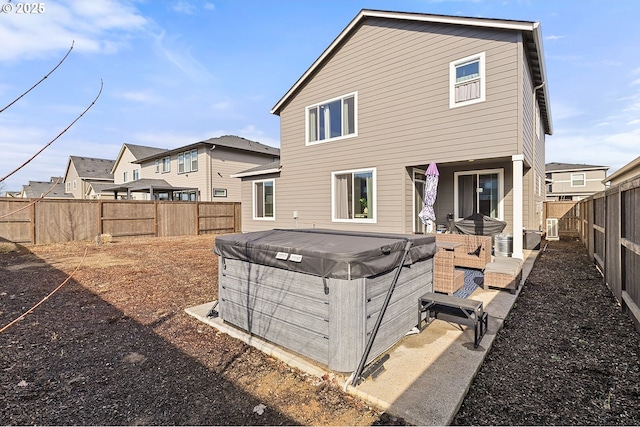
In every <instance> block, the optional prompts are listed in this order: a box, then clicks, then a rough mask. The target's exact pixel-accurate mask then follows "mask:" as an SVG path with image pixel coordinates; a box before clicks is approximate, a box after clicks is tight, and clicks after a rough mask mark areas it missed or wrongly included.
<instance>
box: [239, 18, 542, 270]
mask: <svg viewBox="0 0 640 427" xmlns="http://www.w3.org/2000/svg"><path fill="white" fill-rule="evenodd" d="M542 39H543V38H542V32H541V27H540V23H539V22H532V21H515V20H505V19H488V18H469V17H461V16H445V15H431V14H422V13H406V12H392V11H379V10H366V9H365V10H362V11H361V12H360V13H358V15H357V16H356V17H355V18H354V19H353V20H352V21H351V22H350V23H349V24H348V25H347V26H346V27H345V29H344V30H343V31H342V32H341V33H340V34H339V35H338V36H337V38H336V39H335V40H334V41H333V42H332V43H331V44H330V45H329V46H328V47H327V49H325V51H324V52H323V53H322V54H321V55H320V57H318V58H317V59H316V60H315V62H313V64H312V65H311V66H310V67H309V69H308V70H307V71H305V72H304V73H303V74H302V76H300V78H299V79H298V80H297V81H296V82H295V83H294V84H293V86H292V87H291V88H290V89H289V90H288V91H287V92H286V93H285V94H284V96H283V97H282V98H281V99H280V100H279V101H278V102H277V103H276V104H275V105H274V107H273V108H272V110H271V112H272V113H273V114H275V115H277V116H279V117H280V137H281V144H280V146H281V158H280V160H281V161H280V164H279V165H278V167H277V168H276V167H272V168H269V169H267V170H265V171H264V173H262V174H260V173H259V171H256V170H253V171H252V170H245V171H243V172H240V173H236V174H235V175H234V176H236V177H238V178H240V179H241V180H242V183H243V189H242V197H243V200H242V229H243V231H258V230H265V229H271V228H294V227H297V226H299V227H300V228H313V227H317V228H331V229H337V230H354V231H374V232H388V233H424V232H425V228H424V225H423V224H422V223H421V221H420V220H419V219H418V213H419V212H420V210H421V209H422V206H423V194H424V186H425V171H426V169H427V167H428V166H429V164H430V163H436V164H437V166H438V168H439V171H440V182H439V186H438V195H437V199H436V202H435V211H436V217H437V221H436V223H437V224H447V223H448V217H449V216H451V217H453V220H457V219H462V218H465V217H467V216H469V215H472V214H474V213H482V214H485V215H488V216H490V217H494V218H497V219H500V220H502V221H505V222H506V223H507V228H506V229H505V232H507V233H513V256H514V257H520V258H521V257H522V256H523V237H524V236H523V234H522V232H521V231H520V230H523V229H535V230H539V229H541V227H542V215H543V209H542V205H543V202H544V198H545V187H544V183H545V162H544V159H545V137H546V135H551V134H552V132H553V126H552V121H551V111H550V101H549V94H548V84H547V75H546V70H545V60H544V50H543V46H542ZM514 230H515V232H514Z"/></svg>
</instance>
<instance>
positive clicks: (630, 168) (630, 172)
mask: <svg viewBox="0 0 640 427" xmlns="http://www.w3.org/2000/svg"><path fill="white" fill-rule="evenodd" d="M638 177H640V156H638V157H636V158H635V159H634V160H632V161H630V162H629V163H627V164H626V165H624V166H623V167H621V168H620V169H618V170H617V171H615V172H614V173H612V174H611V175H609V176H608V177H606V178H605V179H604V180H603V181H602V183H603V184H607V183H608V184H609V185H611V186H613V185H618V184H621V183H623V182H624V181H628V180H630V179H633V178H638Z"/></svg>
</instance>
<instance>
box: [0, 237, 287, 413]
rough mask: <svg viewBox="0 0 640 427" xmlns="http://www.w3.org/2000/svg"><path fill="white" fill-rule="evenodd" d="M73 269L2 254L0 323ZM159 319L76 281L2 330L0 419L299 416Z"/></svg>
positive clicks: (22, 252)
mask: <svg viewBox="0 0 640 427" xmlns="http://www.w3.org/2000/svg"><path fill="white" fill-rule="evenodd" d="M66 278H67V274H66V273H64V272H62V271H60V270H57V269H55V268H52V267H51V266H50V265H48V264H47V263H46V262H44V261H43V260H42V259H40V258H38V257H36V256H35V255H33V254H31V253H29V252H28V251H27V250H25V249H24V248H18V250H17V251H12V252H9V253H1V254H0V327H2V326H4V325H6V324H8V323H9V322H11V321H12V320H13V319H15V318H17V317H18V316H20V315H21V314H22V313H23V312H25V311H26V310H28V309H29V308H30V307H32V306H33V305H34V304H35V303H37V302H38V301H40V300H41V299H42V298H44V297H45V296H46V295H47V294H48V293H49V292H51V291H52V290H53V289H54V288H55V287H56V286H58V285H59V284H60V283H62V282H63V281H64V280H65V279H66ZM79 314H80V315H79ZM165 320H166V319H165ZM155 326H157V325H155ZM153 327H154V325H143V324H140V323H138V322H136V321H134V320H133V319H132V318H130V317H127V316H126V315H124V314H123V313H122V312H121V311H119V310H118V309H116V308H115V307H114V306H112V305H110V304H108V303H106V302H105V301H103V300H102V299H101V298H100V297H99V296H97V295H95V294H93V293H92V292H90V291H88V290H87V289H85V288H83V287H82V286H81V285H79V284H78V283H77V282H75V281H74V280H71V281H70V282H69V283H67V284H66V285H65V286H64V287H63V288H62V289H61V290H60V291H59V292H57V293H56V294H54V295H53V296H52V297H51V298H50V299H49V300H48V301H46V302H45V303H44V304H43V305H42V306H40V307H39V308H38V309H37V310H36V311H35V312H34V313H33V314H31V315H29V316H27V317H26V318H25V319H24V320H22V321H20V322H18V323H16V324H15V325H14V326H12V327H11V328H9V329H8V330H7V331H5V332H4V333H2V334H0V348H2V351H1V352H0V384H1V385H0V387H1V388H0V400H1V401H2V405H0V406H1V410H0V424H2V425H16V424H19V425H26V424H40V425H151V424H153V425H170V424H180V425H220V424H227V425H280V424H287V425H291V424H296V423H295V422H294V421H293V420H292V419H290V418H288V417H286V416H284V415H283V414H282V413H280V412H278V411H277V410H276V409H274V408H273V407H270V406H269V405H268V402H261V401H259V400H258V399H256V398H255V397H254V396H252V395H250V394H248V393H246V392H244V391H243V390H241V389H239V388H238V387H237V386H235V385H234V384H233V383H231V382H229V381H228V380H226V379H225V378H224V377H223V375H222V374H220V373H219V372H215V371H213V370H211V369H209V368H207V367H206V366H204V365H202V364H201V363H199V362H198V361H196V360H195V359H194V358H192V357H190V356H188V355H186V354H184V353H183V352H181V351H180V350H178V349H177V348H176V347H174V346H173V345H171V344H170V343H168V342H167V341H165V340H164V339H163V338H161V337H159V336H158V335H157V334H155V333H154V331H153V330H152V328H153ZM231 357H233V355H231ZM263 403H266V408H262V406H260V405H261V404H263ZM260 409H263V411H264V412H263V413H262V414H260V413H259V412H260Z"/></svg>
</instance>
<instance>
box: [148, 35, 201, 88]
mask: <svg viewBox="0 0 640 427" xmlns="http://www.w3.org/2000/svg"><path fill="white" fill-rule="evenodd" d="M155 49H156V51H157V52H158V54H159V55H160V56H161V57H163V58H164V59H165V60H167V61H169V62H170V63H172V64H173V65H175V66H176V67H177V68H178V69H179V70H180V71H182V72H183V73H184V74H186V75H187V76H189V77H190V78H191V79H193V80H203V79H208V78H210V77H211V74H210V73H209V71H208V70H207V68H206V67H205V66H203V65H202V64H201V63H200V62H199V61H198V60H197V59H195V58H194V57H193V56H192V55H191V51H190V48H188V47H184V46H180V45H179V43H177V42H176V40H174V38H170V37H166V32H165V31H162V32H161V33H160V34H158V35H156V36H155Z"/></svg>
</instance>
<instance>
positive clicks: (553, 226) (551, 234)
mask: <svg viewBox="0 0 640 427" xmlns="http://www.w3.org/2000/svg"><path fill="white" fill-rule="evenodd" d="M546 239H547V240H560V236H559V235H558V218H547V237H546Z"/></svg>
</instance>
